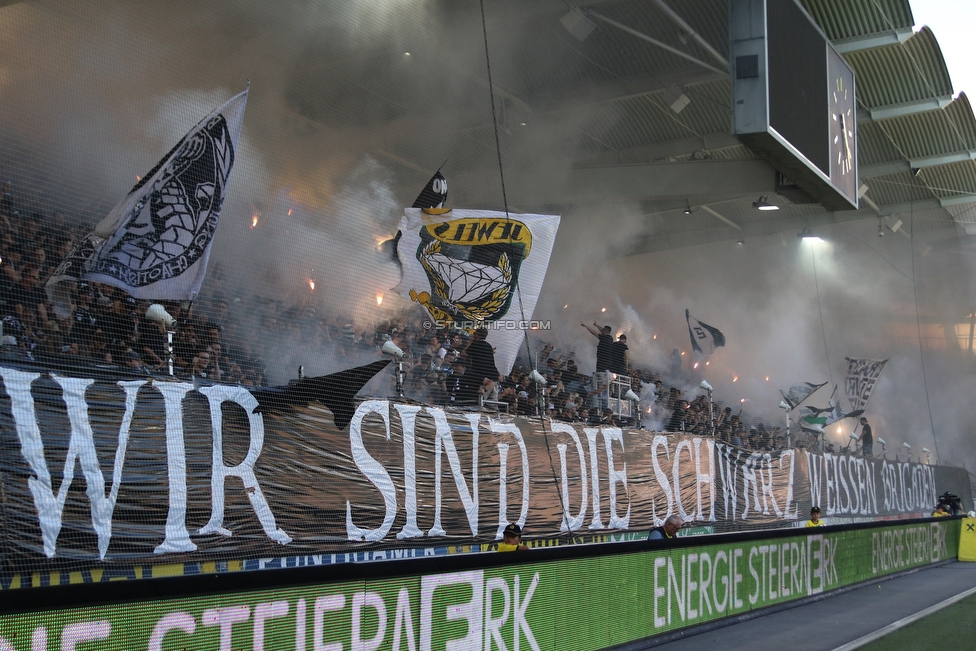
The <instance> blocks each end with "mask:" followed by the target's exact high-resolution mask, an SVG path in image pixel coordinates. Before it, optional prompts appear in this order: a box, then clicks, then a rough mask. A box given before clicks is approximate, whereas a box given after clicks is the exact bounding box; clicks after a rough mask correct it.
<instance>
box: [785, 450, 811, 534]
mask: <svg viewBox="0 0 976 651" xmlns="http://www.w3.org/2000/svg"><path fill="white" fill-rule="evenodd" d="M787 456H788V457H789V458H790V474H789V483H788V484H787V486H786V504H785V505H783V518H785V519H787V520H795V519H796V518H797V516H798V514H799V510H800V505H799V504H796V505H795V506H794V508H793V512H792V513H791V512H790V504H793V470H794V467H795V466H796V450H784V451H783V452H782V453H781V454H780V455H779V469H780V470H782V469H783V459H785V458H786V457H787ZM814 503H816V502H814Z"/></svg>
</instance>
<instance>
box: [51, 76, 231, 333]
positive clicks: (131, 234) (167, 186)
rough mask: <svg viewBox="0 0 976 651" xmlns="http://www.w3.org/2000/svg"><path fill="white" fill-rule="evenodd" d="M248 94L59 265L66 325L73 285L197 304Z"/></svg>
mask: <svg viewBox="0 0 976 651" xmlns="http://www.w3.org/2000/svg"><path fill="white" fill-rule="evenodd" d="M247 93H248V91H246V90H245V91H244V92H243V93H240V94H239V95H236V96H235V97H233V98H231V99H230V100H229V101H228V102H227V103H226V104H224V105H223V106H221V107H219V108H217V109H216V110H214V111H213V112H212V113H210V115H208V116H206V117H205V118H203V119H202V120H201V121H200V122H199V123H197V125H196V126H195V127H193V128H192V129H191V130H190V131H189V132H188V133H187V134H186V135H185V136H183V138H182V139H181V140H180V141H179V142H178V143H176V145H175V146H174V147H173V148H172V149H171V150H170V151H169V153H168V154H166V155H165V156H164V157H163V158H162V159H161V160H160V161H159V162H158V163H156V165H155V166H154V167H153V168H152V169H151V170H149V171H148V172H147V173H146V174H145V175H144V176H142V177H138V176H137V177H136V179H138V183H136V184H135V186H134V187H133V188H132V189H131V190H130V191H129V193H128V194H127V195H125V197H123V199H122V201H121V202H120V203H119V204H118V205H117V206H115V208H113V209H112V211H111V212H110V213H109V214H108V216H106V217H105V218H104V219H103V220H102V221H101V222H99V224H98V225H97V226H96V227H95V230H94V231H92V233H91V234H89V235H88V236H87V237H85V239H84V240H82V241H81V242H80V243H79V244H78V245H77V246H76V247H75V248H74V249H73V250H72V251H71V252H70V253H69V254H68V255H67V256H66V257H65V259H64V260H63V261H62V262H61V264H60V265H58V268H57V269H56V270H55V271H54V273H53V274H52V276H51V278H50V280H48V282H47V293H48V298H50V299H51V302H52V303H53V304H54V309H55V311H56V312H57V314H58V316H59V317H60V318H62V319H64V318H67V317H68V316H69V313H70V311H71V291H72V289H73V287H74V282H73V281H78V280H90V281H95V282H100V283H105V284H108V285H112V286H114V287H119V288H121V289H124V290H125V291H126V292H128V293H129V294H130V295H131V296H134V297H135V298H140V299H151V300H160V299H178V300H193V299H194V298H196V296H197V294H198V293H199V291H200V286H201V284H202V283H203V278H204V276H205V275H206V273H207V261H208V259H209V258H210V248H211V244H212V243H213V238H214V233H215V232H216V230H217V220H218V219H219V218H220V209H221V207H222V206H223V203H224V196H225V194H226V189H227V180H228V179H229V177H230V172H231V169H232V168H233V166H234V157H235V152H236V150H237V141H238V139H239V138H240V134H241V124H242V123H243V121H244V108H245V106H246V105H247Z"/></svg>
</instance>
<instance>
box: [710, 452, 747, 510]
mask: <svg viewBox="0 0 976 651" xmlns="http://www.w3.org/2000/svg"><path fill="white" fill-rule="evenodd" d="M715 447H716V448H717V449H718V457H719V459H718V470H719V474H720V475H721V476H722V498H723V500H724V511H723V515H724V517H725V519H726V520H728V519H730V518H729V511H730V509H729V504H731V505H732V508H731V511H732V518H731V519H732V520H735V518H736V513H737V511H738V505H739V494H738V488H737V483H736V482H737V481H738V473H737V472H736V471H735V468H736V466H738V463H739V456H740V455H741V454H742V452H741V451H740V450H739V449H738V448H732V447H729V446H727V445H723V444H721V443H717V444H716V445H715ZM732 450H735V459H734V460H733V459H732Z"/></svg>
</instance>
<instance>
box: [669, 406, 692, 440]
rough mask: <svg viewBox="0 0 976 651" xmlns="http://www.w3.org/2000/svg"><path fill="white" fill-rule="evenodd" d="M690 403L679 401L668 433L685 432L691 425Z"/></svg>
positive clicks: (672, 415)
mask: <svg viewBox="0 0 976 651" xmlns="http://www.w3.org/2000/svg"><path fill="white" fill-rule="evenodd" d="M688 416H689V414H688V401H687V400H679V401H678V404H676V405H675V406H674V413H673V414H671V420H670V421H668V427H667V431H668V432H684V431H685V430H686V429H687V427H688V425H689V417H688Z"/></svg>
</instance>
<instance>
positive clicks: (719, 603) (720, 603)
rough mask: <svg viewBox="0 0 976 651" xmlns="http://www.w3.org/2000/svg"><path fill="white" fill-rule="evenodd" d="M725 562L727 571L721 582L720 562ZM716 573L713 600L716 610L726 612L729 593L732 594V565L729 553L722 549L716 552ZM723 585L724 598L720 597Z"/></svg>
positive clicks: (713, 582)
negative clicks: (720, 587) (719, 579)
mask: <svg viewBox="0 0 976 651" xmlns="http://www.w3.org/2000/svg"><path fill="white" fill-rule="evenodd" d="M720 562H721V563H725V570H726V571H725V572H723V573H722V580H721V582H719V581H718V576H719V563H720ZM714 570H715V571H714V574H713V577H714V578H713V579H712V601H714V603H715V612H716V613H719V614H721V613H724V612H725V609H726V608H727V607H728V605H729V595H730V594H732V585H731V570H732V566H731V564H729V555H728V554H726V553H725V552H724V551H722V550H721V549H720V550H719V551H717V552H715V565H714ZM719 585H721V586H722V588H723V592H722V598H721V599H719V598H718V586H719Z"/></svg>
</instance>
